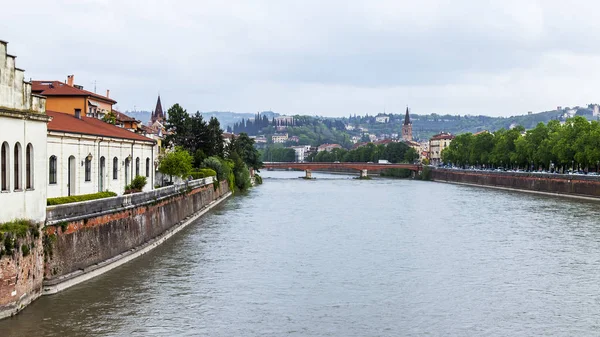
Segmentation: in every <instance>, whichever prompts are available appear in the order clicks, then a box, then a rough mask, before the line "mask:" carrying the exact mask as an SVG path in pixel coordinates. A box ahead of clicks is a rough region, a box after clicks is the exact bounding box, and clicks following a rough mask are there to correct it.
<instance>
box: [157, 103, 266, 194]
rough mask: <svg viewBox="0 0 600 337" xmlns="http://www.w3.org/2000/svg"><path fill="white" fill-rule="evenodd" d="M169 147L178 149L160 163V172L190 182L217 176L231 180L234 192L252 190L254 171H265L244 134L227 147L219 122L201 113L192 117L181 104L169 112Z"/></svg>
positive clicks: (174, 106) (166, 143)
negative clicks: (189, 178) (189, 180)
mask: <svg viewBox="0 0 600 337" xmlns="http://www.w3.org/2000/svg"><path fill="white" fill-rule="evenodd" d="M167 116H168V117H167V121H166V124H165V127H166V130H167V137H166V139H165V145H166V146H168V147H170V146H173V147H175V150H174V151H172V152H169V153H167V154H166V155H165V156H164V157H163V158H162V159H161V161H160V164H159V172H161V173H163V174H166V175H169V176H178V177H181V178H183V179H186V178H188V177H190V176H192V177H194V178H195V177H198V178H200V177H202V178H204V177H207V176H216V177H217V179H218V180H219V181H223V180H227V182H228V184H229V188H230V189H231V191H232V192H233V191H234V190H235V189H236V188H237V189H238V190H246V189H248V188H249V187H250V185H251V181H250V169H253V170H259V169H260V168H261V167H262V162H261V160H260V155H259V153H258V151H257V150H256V149H255V147H254V140H253V139H251V138H250V137H248V135H247V134H245V133H241V134H240V135H239V136H237V137H235V138H232V139H231V140H230V141H229V142H228V143H227V145H226V146H225V144H224V141H223V130H222V129H221V126H220V124H219V121H218V120H217V119H216V118H214V117H212V118H211V119H210V120H209V121H208V123H207V122H206V121H205V120H204V119H203V117H202V115H201V114H200V113H199V112H196V113H195V114H194V115H189V114H188V113H187V111H186V110H185V109H183V108H182V107H181V106H180V105H179V104H175V105H173V106H172V107H171V108H169V110H168V111H167Z"/></svg>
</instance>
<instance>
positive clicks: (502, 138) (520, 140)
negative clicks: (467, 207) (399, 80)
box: [442, 116, 600, 171]
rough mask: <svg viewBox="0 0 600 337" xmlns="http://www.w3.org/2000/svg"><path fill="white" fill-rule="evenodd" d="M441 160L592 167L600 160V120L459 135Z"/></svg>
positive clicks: (488, 164)
mask: <svg viewBox="0 0 600 337" xmlns="http://www.w3.org/2000/svg"><path fill="white" fill-rule="evenodd" d="M442 160H443V161H444V162H445V163H451V164H454V165H457V166H461V167H467V166H475V167H503V168H512V169H526V170H549V171H553V170H558V171H566V170H585V171H588V170H593V171H597V170H598V167H599V164H600V123H599V122H597V121H592V122H588V121H587V120H586V119H585V118H584V117H580V116H576V117H574V118H570V119H567V121H566V122H565V123H564V124H560V122H558V121H556V120H552V121H550V122H548V124H544V123H539V124H538V125H537V126H536V127H535V128H533V129H531V130H527V131H525V129H524V128H523V127H522V126H517V127H515V128H513V129H510V130H506V129H500V130H498V131H496V132H494V133H487V132H484V133H480V134H477V135H473V134H471V133H465V134H461V135H458V136H456V138H455V139H454V140H453V141H452V143H450V145H449V146H448V148H446V149H445V150H443V151H442Z"/></svg>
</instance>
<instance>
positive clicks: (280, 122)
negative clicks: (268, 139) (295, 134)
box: [275, 116, 294, 126]
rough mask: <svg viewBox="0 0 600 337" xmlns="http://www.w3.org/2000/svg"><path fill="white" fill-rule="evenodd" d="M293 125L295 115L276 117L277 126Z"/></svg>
mask: <svg viewBox="0 0 600 337" xmlns="http://www.w3.org/2000/svg"><path fill="white" fill-rule="evenodd" d="M293 125H294V117H293V116H279V117H275V126H293Z"/></svg>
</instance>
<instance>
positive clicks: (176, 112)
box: [165, 103, 189, 148]
mask: <svg viewBox="0 0 600 337" xmlns="http://www.w3.org/2000/svg"><path fill="white" fill-rule="evenodd" d="M188 119H189V115H188V113H187V111H186V110H185V109H183V108H182V107H181V106H180V105H179V104H177V103H176V104H174V105H173V106H172V107H170V108H169V110H167V120H166V122H165V130H166V131H167V136H166V137H165V143H166V145H168V146H182V147H186V148H187V145H188V138H189V123H188Z"/></svg>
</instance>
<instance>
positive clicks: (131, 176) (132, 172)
mask: <svg viewBox="0 0 600 337" xmlns="http://www.w3.org/2000/svg"><path fill="white" fill-rule="evenodd" d="M134 145H135V140H134V141H133V143H131V163H130V165H131V167H130V168H131V174H130V175H129V176H130V182H131V181H133V178H134V176H133V174H134V171H133V169H134V167H133V162H134V158H133V146H134ZM125 183H127V182H125Z"/></svg>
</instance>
